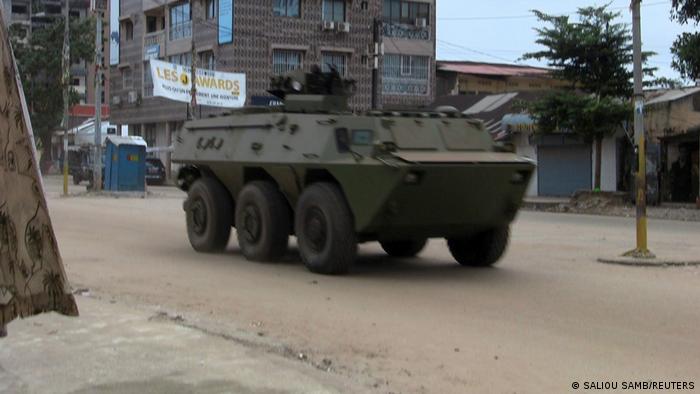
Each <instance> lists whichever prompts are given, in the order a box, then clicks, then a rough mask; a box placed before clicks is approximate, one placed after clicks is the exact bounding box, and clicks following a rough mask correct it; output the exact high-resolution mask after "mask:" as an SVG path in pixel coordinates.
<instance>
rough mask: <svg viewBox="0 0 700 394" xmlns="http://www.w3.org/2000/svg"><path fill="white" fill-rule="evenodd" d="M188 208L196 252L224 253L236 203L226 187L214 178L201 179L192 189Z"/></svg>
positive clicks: (189, 235)
mask: <svg viewBox="0 0 700 394" xmlns="http://www.w3.org/2000/svg"><path fill="white" fill-rule="evenodd" d="M184 208H185V217H186V221H187V237H188V238H189V240H190V244H191V245H192V247H193V248H194V250H196V251H198V252H220V251H222V250H224V249H225V248H226V245H227V244H228V239H229V237H230V236H231V224H232V218H233V201H232V200H231V194H229V192H228V190H226V187H224V185H222V184H221V183H220V182H219V181H218V180H216V179H214V178H210V177H202V178H199V179H197V180H196V181H195V182H194V183H193V184H192V186H191V187H190V189H189V191H188V193H187V200H186V201H185V205H184Z"/></svg>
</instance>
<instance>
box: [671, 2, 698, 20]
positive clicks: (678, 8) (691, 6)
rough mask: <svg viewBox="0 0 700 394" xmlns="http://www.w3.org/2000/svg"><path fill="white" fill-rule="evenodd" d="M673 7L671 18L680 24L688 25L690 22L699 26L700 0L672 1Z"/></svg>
mask: <svg viewBox="0 0 700 394" xmlns="http://www.w3.org/2000/svg"><path fill="white" fill-rule="evenodd" d="M671 6H672V7H673V10H671V18H672V19H674V20H677V21H678V22H679V23H680V24H686V23H688V21H695V24H697V23H698V22H699V21H700V0H671Z"/></svg>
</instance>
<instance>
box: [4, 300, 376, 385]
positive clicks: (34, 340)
mask: <svg viewBox="0 0 700 394" xmlns="http://www.w3.org/2000/svg"><path fill="white" fill-rule="evenodd" d="M76 298H77V301H78V307H79V308H80V313H81V316H80V317H79V318H66V317H63V316H59V315H56V314H48V315H42V316H38V317H34V318H30V319H26V320H19V321H15V322H12V323H10V325H9V326H8V331H9V336H8V337H7V338H4V339H0V392H1V393H125V394H126V393H163V394H165V393H168V394H170V393H337V392H360V391H367V388H364V387H359V386H358V387H353V386H351V385H350V383H349V382H348V379H347V378H345V377H343V376H340V375H338V374H335V373H333V372H326V371H322V370H320V369H318V368H316V367H314V366H313V365H310V364H309V363H305V362H302V361H297V360H293V359H289V358H284V357H282V356H279V355H276V354H270V353H269V352H265V351H264V350H259V349H255V348H253V347H249V346H246V345H244V344H241V343H240V342H236V341H233V340H230V339H226V338H225V337H223V336H222V337H220V336H216V335H211V334H207V333H205V332H202V331H200V330H197V329H194V328H189V327H186V326H184V325H182V324H177V322H178V320H177V318H175V319H170V318H167V316H166V317H165V318H163V315H158V314H156V315H150V316H149V314H148V312H145V311H139V310H134V309H132V308H128V307H126V306H124V305H120V304H113V303H111V302H110V301H103V300H98V299H94V298H89V297H83V296H77V297H76Z"/></svg>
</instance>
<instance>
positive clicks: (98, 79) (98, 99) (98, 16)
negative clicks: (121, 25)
mask: <svg viewBox="0 0 700 394" xmlns="http://www.w3.org/2000/svg"><path fill="white" fill-rule="evenodd" d="M94 4H95V158H94V160H93V162H94V167H93V170H92V187H93V190H94V191H100V190H102V122H101V118H102V12H101V9H102V7H101V6H102V1H100V0H96V1H95V2H94Z"/></svg>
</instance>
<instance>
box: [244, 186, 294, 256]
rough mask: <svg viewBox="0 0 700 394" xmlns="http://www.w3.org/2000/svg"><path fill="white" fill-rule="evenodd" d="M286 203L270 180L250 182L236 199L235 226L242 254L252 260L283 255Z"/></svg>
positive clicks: (288, 221)
mask: <svg viewBox="0 0 700 394" xmlns="http://www.w3.org/2000/svg"><path fill="white" fill-rule="evenodd" d="M291 216H292V214H291V212H290V209H289V205H288V204H287V201H286V200H285V198H284V196H283V195H282V193H281V192H280V191H279V189H278V188H277V186H275V184H273V183H271V182H265V181H254V182H250V183H248V184H247V185H245V187H243V190H241V192H240V193H239V194H238V199H236V230H237V235H238V245H239V246H240V247H241V252H243V255H244V256H245V257H246V258H247V259H248V260H252V261H277V260H280V259H281V258H282V257H284V254H285V253H286V252H287V245H288V242H289V232H290V230H291V228H292V227H291Z"/></svg>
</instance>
